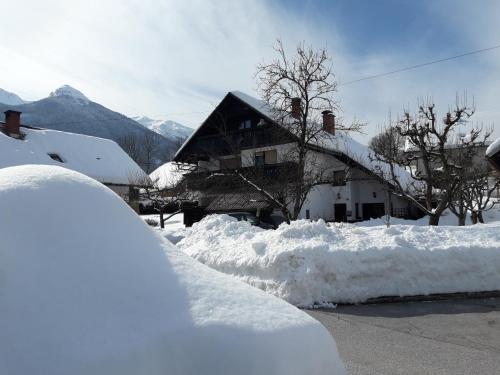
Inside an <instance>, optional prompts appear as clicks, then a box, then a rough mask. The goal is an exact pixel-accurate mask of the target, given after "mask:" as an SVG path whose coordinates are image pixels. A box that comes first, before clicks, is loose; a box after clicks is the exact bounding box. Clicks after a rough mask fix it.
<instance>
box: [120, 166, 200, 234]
mask: <svg viewBox="0 0 500 375" xmlns="http://www.w3.org/2000/svg"><path fill="white" fill-rule="evenodd" d="M194 169H195V166H193V165H188V164H180V163H179V164H174V163H167V164H165V165H164V167H163V168H162V169H160V170H159V172H157V173H156V174H155V175H152V176H142V177H133V176H132V177H129V180H130V183H131V184H133V185H135V186H141V189H140V190H139V193H138V198H139V202H140V204H141V205H142V206H143V207H144V208H148V207H149V209H152V210H153V211H155V212H157V213H158V214H159V215H160V227H161V228H164V227H165V221H167V220H168V219H169V218H170V217H171V216H173V215H176V214H178V213H180V212H182V207H183V204H184V203H185V202H188V201H190V200H191V198H192V197H191V195H192V194H191V193H190V192H188V191H187V189H186V182H185V181H184V179H183V176H182V175H183V174H185V173H189V172H191V171H193V170H194ZM167 213H168V214H170V215H168V216H166V214H167Z"/></svg>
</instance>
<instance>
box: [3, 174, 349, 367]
mask: <svg viewBox="0 0 500 375" xmlns="http://www.w3.org/2000/svg"><path fill="white" fill-rule="evenodd" d="M34 208H36V209H34ZM0 212H1V213H2V215H0V237H1V238H2V245H1V246H0V275H1V282H0V332H1V334H0V373H1V374H9V375H24V374H51V375H59V374H61V375H62V374H65V375H66V374H72V375H81V374H85V375H87V374H89V375H90V374H92V375H100V374H103V375H104V374H106V375H113V374H119V375H128V374H130V375H132V374H133V375H136V374H147V375H156V374H158V375H160V374H161V375H165V374H287V375H288V374H343V373H345V372H344V370H343V367H342V364H341V362H340V360H339V357H338V354H337V350H336V347H335V342H334V341H333V339H332V337H331V336H330V335H329V333H328V332H327V331H326V329H325V328H323V326H321V324H320V323H318V322H317V321H315V320H314V319H313V318H311V317H310V316H308V315H307V314H305V313H303V312H301V311H300V310H298V309H297V308H295V307H293V306H291V305H289V304H287V303H285V302H284V301H281V300H279V299H278V298H275V297H273V296H270V295H267V294H265V293H264V292H262V291H260V290H258V289H256V288H252V287H250V286H248V285H245V284H244V283H240V282H238V281H237V280H234V279H233V278H231V277H229V276H227V275H223V274H221V273H218V272H215V271H213V270H211V269H209V268H207V267H205V266H203V265H202V264H200V263H198V262H196V261H195V260H193V259H191V258H189V257H188V256H186V255H185V254H183V253H182V252H180V251H179V250H178V249H177V248H175V247H174V246H173V245H171V244H170V243H169V242H167V241H165V240H163V239H162V238H160V237H159V236H157V235H155V233H154V232H153V231H152V230H151V229H150V227H148V226H147V225H146V224H145V223H144V222H143V221H142V220H141V219H140V218H139V217H138V216H137V215H136V214H135V213H134V212H133V211H132V210H131V209H130V208H129V207H128V206H127V205H126V204H125V203H124V202H123V201H122V200H121V199H120V198H119V197H118V196H117V195H115V194H114V193H113V192H112V191H111V190H109V189H108V188H106V187H104V186H103V185H102V184H100V183H98V182H97V181H95V180H92V179H90V178H88V177H86V176H84V175H82V174H80V173H77V172H74V171H70V170H68V169H65V168H61V167H55V166H41V165H35V166H34V165H26V166H20V167H12V168H4V169H1V170H0ZM221 220H224V218H222V219H221Z"/></svg>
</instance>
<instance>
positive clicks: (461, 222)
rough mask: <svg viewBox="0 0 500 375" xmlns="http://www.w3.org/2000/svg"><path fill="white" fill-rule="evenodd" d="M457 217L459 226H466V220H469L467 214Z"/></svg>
mask: <svg viewBox="0 0 500 375" xmlns="http://www.w3.org/2000/svg"><path fill="white" fill-rule="evenodd" d="M457 217H458V226H460V227H463V226H465V220H466V219H467V214H460V215H458V216H457Z"/></svg>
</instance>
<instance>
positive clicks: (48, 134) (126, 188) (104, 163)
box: [0, 110, 147, 203]
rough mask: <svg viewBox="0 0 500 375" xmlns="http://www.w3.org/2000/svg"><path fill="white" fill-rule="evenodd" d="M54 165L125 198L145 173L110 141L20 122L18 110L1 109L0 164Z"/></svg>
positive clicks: (132, 194) (134, 191)
mask: <svg viewBox="0 0 500 375" xmlns="http://www.w3.org/2000/svg"><path fill="white" fill-rule="evenodd" d="M23 164H41V165H58V166H61V167H65V168H68V169H72V170H75V171H77V172H80V173H83V174H85V175H87V176H89V177H92V178H94V179H95V180H97V181H99V182H101V183H103V184H104V185H106V186H107V187H109V188H110V189H111V190H113V191H114V192H115V193H117V194H118V195H119V196H121V197H122V198H123V199H125V200H126V201H127V202H129V203H131V202H132V201H133V200H134V199H135V197H136V196H137V190H138V187H139V186H138V185H140V184H141V183H139V181H146V180H145V179H147V175H146V174H145V173H144V172H143V171H142V169H141V168H140V167H139V166H138V165H137V164H136V163H135V162H134V161H133V160H132V159H131V158H130V157H129V156H128V155H127V154H126V153H125V151H123V150H122V149H121V148H120V146H118V144H116V143H115V142H114V141H111V140H108V139H103V138H97V137H91V136H87V135H82V134H75V133H68V132H63V131H56V130H48V129H41V128H36V127H32V126H26V125H21V112H17V111H12V110H8V111H5V122H0V168H6V167H12V166H16V165H23Z"/></svg>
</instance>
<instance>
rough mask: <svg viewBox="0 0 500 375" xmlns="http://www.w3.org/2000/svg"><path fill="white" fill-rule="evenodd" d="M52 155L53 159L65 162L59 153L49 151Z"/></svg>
mask: <svg viewBox="0 0 500 375" xmlns="http://www.w3.org/2000/svg"><path fill="white" fill-rule="evenodd" d="M47 155H49V156H50V158H51V159H52V160H55V161H58V162H59V163H64V161H63V160H62V158H61V157H60V156H59V154H55V153H49V154H47Z"/></svg>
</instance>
